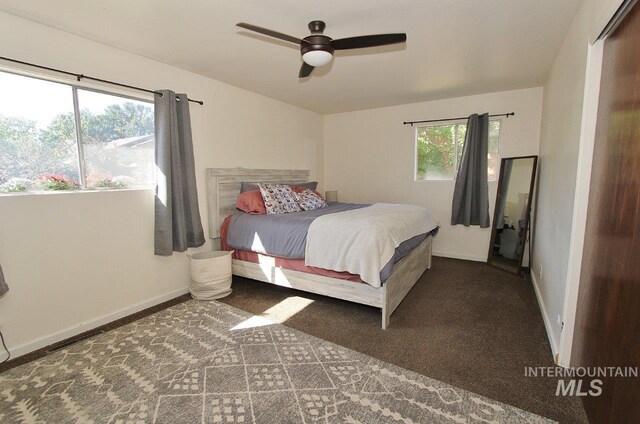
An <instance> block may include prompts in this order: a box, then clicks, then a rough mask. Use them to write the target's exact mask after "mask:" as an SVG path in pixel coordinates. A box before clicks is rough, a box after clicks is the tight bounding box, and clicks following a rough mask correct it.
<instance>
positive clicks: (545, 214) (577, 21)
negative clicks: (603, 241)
mask: <svg viewBox="0 0 640 424" xmlns="http://www.w3.org/2000/svg"><path fill="white" fill-rule="evenodd" d="M620 3H621V1H620V0H587V1H585V2H584V3H583V5H582V6H581V8H580V9H579V11H578V13H577V14H576V17H575V18H574V20H573V23H572V25H571V28H570V29H569V32H568V34H567V36H566V38H565V40H564V42H563V44H562V47H561V49H560V51H559V53H558V55H557V57H556V59H555V61H554V63H553V66H552V68H551V71H550V73H549V76H548V78H547V81H546V83H545V86H544V99H543V106H542V130H541V139H540V177H539V188H538V207H537V217H536V222H535V233H534V238H533V243H534V245H533V263H532V271H533V272H532V276H533V280H534V286H535V288H536V293H537V295H538V301H539V303H540V306H541V309H542V314H543V317H544V319H545V324H546V326H547V332H548V333H549V340H550V342H551V347H552V350H553V353H554V355H555V354H557V353H558V349H559V344H560V339H561V335H562V334H561V333H562V321H563V317H564V312H565V311H564V304H565V297H566V295H567V292H566V289H567V278H568V276H567V269H568V264H569V262H570V261H571V260H578V261H579V258H581V256H582V247H581V246H580V247H578V248H576V247H575V246H574V248H573V249H570V246H571V238H572V234H574V237H575V234H577V233H580V231H578V232H576V231H575V229H574V231H573V232H572V228H573V226H574V225H575V223H574V222H573V221H574V214H575V211H574V199H575V195H576V174H577V169H578V158H579V151H580V145H581V130H582V126H583V122H582V114H583V107H584V104H583V103H584V92H585V76H586V73H587V57H588V50H589V43H590V41H591V42H592V41H594V40H595V38H596V37H597V35H598V34H599V32H600V31H601V30H602V29H603V27H604V25H605V24H606V22H607V21H608V20H609V19H610V18H611V15H612V14H613V12H614V11H615V10H616V9H617V7H618V5H619V4H620ZM585 159H586V158H585ZM582 173H583V174H586V178H587V181H588V175H589V174H590V171H589V170H588V169H587V170H583V172H582ZM587 185H588V182H587ZM583 191H584V190H583ZM586 193H588V189H587V190H586ZM582 226H584V222H583V223H582ZM583 232H584V228H582V233H583ZM570 251H572V253H571V255H573V258H572V257H571V256H570ZM541 270H542V272H540V271H541ZM574 274H575V275H573V277H572V278H574V279H578V278H579V271H578V272H575V273H574ZM575 284H576V285H577V282H576V283H575ZM574 289H575V290H574V292H575V293H577V286H576V287H574ZM575 293H574V294H575ZM576 296H577V295H574V297H576ZM574 303H575V302H574ZM573 310H574V311H575V304H574V305H573ZM571 319H573V317H571ZM569 331H570V332H572V331H573V326H572V325H571V326H570V330H569ZM568 337H569V339H568V345H569V346H570V343H571V342H570V339H571V337H572V334H568ZM569 350H570V349H569ZM561 362H562V363H563V365H568V358H567V360H564V361H561Z"/></svg>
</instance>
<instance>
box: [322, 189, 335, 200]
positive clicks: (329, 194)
mask: <svg viewBox="0 0 640 424" xmlns="http://www.w3.org/2000/svg"><path fill="white" fill-rule="evenodd" d="M324 198H325V200H326V201H327V202H337V201H338V191H337V190H328V191H325V192H324Z"/></svg>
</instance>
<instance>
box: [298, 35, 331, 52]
mask: <svg viewBox="0 0 640 424" xmlns="http://www.w3.org/2000/svg"><path fill="white" fill-rule="evenodd" d="M304 40H305V41H306V43H302V44H301V45H300V52H301V53H302V54H303V55H304V54H305V53H307V52H310V51H314V50H322V51H325V52H328V53H331V54H332V55H333V52H334V50H333V47H332V46H331V38H330V37H327V36H326V35H319V34H314V35H310V36H308V37H305V38H304Z"/></svg>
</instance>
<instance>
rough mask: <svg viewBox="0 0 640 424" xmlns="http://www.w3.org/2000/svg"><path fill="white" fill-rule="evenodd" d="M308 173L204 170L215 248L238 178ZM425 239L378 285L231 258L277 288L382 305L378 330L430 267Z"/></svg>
mask: <svg viewBox="0 0 640 424" xmlns="http://www.w3.org/2000/svg"><path fill="white" fill-rule="evenodd" d="M308 180H309V171H306V170H295V169H244V168H209V169H207V201H208V206H209V237H211V238H212V239H213V241H214V248H219V246H220V225H221V224H222V221H223V220H224V218H225V217H226V216H227V215H230V214H232V213H234V212H235V211H236V203H237V201H238V196H239V195H240V183H241V182H268V183H303V182H307V181H308ZM432 239H433V237H431V236H429V237H427V238H426V239H425V240H424V241H423V242H422V243H421V244H420V245H419V246H418V247H416V248H415V249H414V250H413V251H411V253H409V254H408V255H407V256H405V257H404V258H402V259H401V260H400V261H398V262H397V263H396V264H395V265H394V267H393V272H392V273H391V275H390V276H389V278H388V279H387V281H385V282H384V284H383V285H382V287H379V288H376V287H373V286H370V285H368V284H364V283H356V282H352V281H346V280H341V279H337V278H330V277H325V276H322V275H316V274H309V273H306V272H300V271H292V270H288V269H283V268H280V267H276V266H275V265H272V264H268V263H260V264H256V263H253V262H247V261H242V260H238V259H233V274H234V275H238V276H241V277H246V278H251V279H254V280H258V281H262V282H265V283H270V284H275V285H278V286H284V287H291V288H294V289H297V290H302V291H306V292H311V293H316V294H321V295H324V296H330V297H335V298H338V299H343V300H348V301H350V302H355V303H361V304H364V305H370V306H375V307H377V308H381V309H382V328H383V329H386V328H387V327H388V325H389V319H390V317H391V314H392V313H393V311H395V309H396V308H397V307H398V305H400V302H402V300H403V299H404V297H405V296H406V295H407V293H409V291H410V290H411V288H412V287H413V286H414V284H415V283H416V282H417V281H418V279H419V278H420V276H421V275H422V274H423V273H424V272H425V271H426V270H427V269H429V268H431V244H432Z"/></svg>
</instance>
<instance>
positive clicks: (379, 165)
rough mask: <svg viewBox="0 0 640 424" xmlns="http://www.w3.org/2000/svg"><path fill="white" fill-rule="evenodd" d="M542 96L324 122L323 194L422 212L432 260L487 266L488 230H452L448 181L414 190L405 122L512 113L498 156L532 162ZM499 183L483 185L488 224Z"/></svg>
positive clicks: (516, 95) (474, 100) (454, 102)
mask: <svg viewBox="0 0 640 424" xmlns="http://www.w3.org/2000/svg"><path fill="white" fill-rule="evenodd" d="M541 104H542V88H531V89H525V90H515V91H505V92H498V93H490V94H482V95H477V96H469V97H459V98H454V99H446V100H437V101H432V102H424V103H414V104H407V105H401V106H392V107H386V108H380V109H371V110H364V111H357V112H348V113H340V114H333V115H326V116H325V119H324V123H325V127H324V133H325V140H324V147H325V158H324V174H325V187H326V189H327V190H338V192H339V193H338V198H339V200H340V201H345V202H367V203H371V202H395V203H412V204H417V205H422V206H425V207H427V208H429V209H430V210H431V211H433V212H434V213H435V214H436V216H437V217H438V219H439V220H440V225H441V230H440V233H439V234H438V236H437V237H436V238H435V242H434V254H436V255H440V256H452V257H458V258H464V259H472V260H477V261H485V260H486V258H487V252H488V249H489V239H490V236H491V231H490V229H480V228H478V227H469V228H465V227H463V226H460V225H458V226H451V225H450V224H449V222H450V221H451V202H452V198H453V188H454V182H453V181H420V182H414V160H415V128H412V127H411V126H408V125H406V126H405V125H402V123H403V122H404V121H413V120H422V119H437V118H448V117H459V116H468V115H470V114H471V113H483V112H490V113H505V112H515V113H516V116H514V117H511V118H508V119H507V118H503V121H502V138H501V142H500V156H501V157H509V156H522V155H532V154H538V143H539V137H540V113H541ZM496 190H497V182H491V183H489V192H490V202H491V203H490V204H491V209H490V212H491V216H492V217H493V207H494V204H495V194H496Z"/></svg>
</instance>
